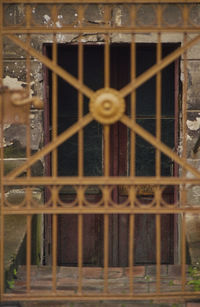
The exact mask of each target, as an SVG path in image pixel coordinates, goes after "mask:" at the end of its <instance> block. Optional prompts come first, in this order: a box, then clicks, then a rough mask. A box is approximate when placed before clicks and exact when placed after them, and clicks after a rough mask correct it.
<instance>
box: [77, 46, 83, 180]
mask: <svg viewBox="0 0 200 307" xmlns="http://www.w3.org/2000/svg"><path fill="white" fill-rule="evenodd" d="M83 69H84V68H83V43H82V42H81V41H79V44H78V78H79V81H80V83H83ZM82 117H83V94H82V93H81V92H80V91H79V92H78V120H80V119H81V118H82ZM83 154H84V147H83V129H80V130H79V133H78V175H79V176H83V172H84V165H83Z"/></svg>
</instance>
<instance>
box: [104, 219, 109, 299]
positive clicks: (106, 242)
mask: <svg viewBox="0 0 200 307" xmlns="http://www.w3.org/2000/svg"><path fill="white" fill-rule="evenodd" d="M108 234H109V215H108V214H104V292H105V293H107V292H108V256H109V255H108V254H109V240H108V239H109V238H108Z"/></svg>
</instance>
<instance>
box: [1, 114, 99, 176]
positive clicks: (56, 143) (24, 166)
mask: <svg viewBox="0 0 200 307" xmlns="http://www.w3.org/2000/svg"><path fill="white" fill-rule="evenodd" d="M92 120H93V118H92V115H91V114H90V113H89V114H87V115H86V116H84V117H83V118H81V119H80V120H79V121H77V122H76V123H75V124H74V125H72V126H71V127H70V128H68V129H67V130H66V131H64V132H63V133H61V134H60V135H59V136H58V137H56V138H55V139H54V140H53V141H52V142H50V143H49V144H47V145H46V146H45V147H44V148H43V149H42V150H40V151H38V152H37V153H36V154H34V155H33V156H31V157H30V159H29V160H27V161H26V162H25V163H24V164H22V165H21V166H20V167H18V168H16V169H15V170H14V171H12V172H10V173H9V174H8V175H7V176H6V177H7V178H10V179H14V178H15V177H17V176H19V175H20V174H21V173H22V172H24V171H25V170H26V169H27V168H28V167H30V166H31V165H33V164H34V163H35V162H36V161H38V160H39V159H40V158H42V157H44V156H45V155H47V154H48V153H50V152H51V151H52V150H53V149H55V148H56V147H58V146H59V145H61V144H62V143H63V142H65V141H66V140H67V139H69V138H70V137H71V136H72V135H74V134H75V133H77V132H78V131H79V130H80V129H81V128H84V127H85V126H87V125H88V124H89V123H90V122H91V121H92Z"/></svg>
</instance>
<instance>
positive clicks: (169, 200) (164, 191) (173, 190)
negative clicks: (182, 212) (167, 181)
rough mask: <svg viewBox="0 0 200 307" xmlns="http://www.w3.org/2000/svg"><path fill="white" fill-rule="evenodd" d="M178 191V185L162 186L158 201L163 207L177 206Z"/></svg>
mask: <svg viewBox="0 0 200 307" xmlns="http://www.w3.org/2000/svg"><path fill="white" fill-rule="evenodd" d="M178 191H179V186H174V185H168V186H163V187H162V188H161V190H160V202H161V206H163V207H169V208H172V207H178V205H179V202H178Z"/></svg>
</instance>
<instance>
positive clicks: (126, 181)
mask: <svg viewBox="0 0 200 307" xmlns="http://www.w3.org/2000/svg"><path fill="white" fill-rule="evenodd" d="M145 184H148V185H159V186H160V185H179V184H190V185H199V184H200V179H196V178H186V177H185V178H182V177H139V176H138V177H131V176H130V177H123V176H120V177H114V176H113V177H112V176H111V177H105V176H101V177H92V176H91V177H76V176H73V177H30V178H26V177H21V178H15V179H12V178H9V177H4V178H3V185H4V186H15V185H21V186H33V185H34V186H41V185H44V186H46V185H49V186H50V185H58V186H63V185H84V186H87V185H103V186H105V185H130V186H135V185H145Z"/></svg>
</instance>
